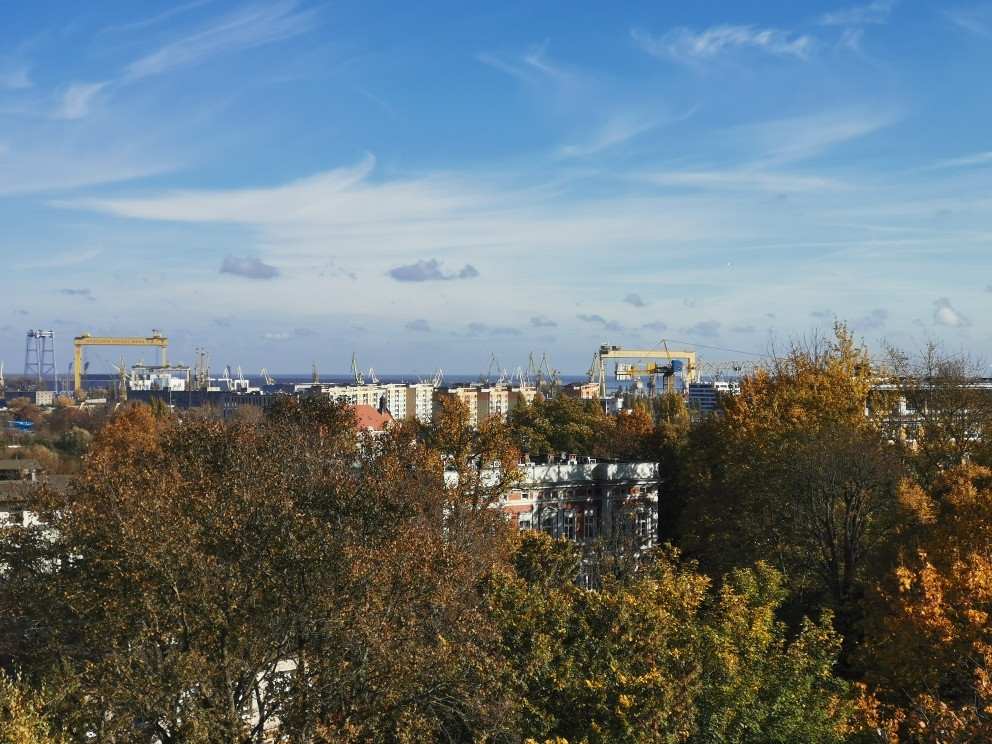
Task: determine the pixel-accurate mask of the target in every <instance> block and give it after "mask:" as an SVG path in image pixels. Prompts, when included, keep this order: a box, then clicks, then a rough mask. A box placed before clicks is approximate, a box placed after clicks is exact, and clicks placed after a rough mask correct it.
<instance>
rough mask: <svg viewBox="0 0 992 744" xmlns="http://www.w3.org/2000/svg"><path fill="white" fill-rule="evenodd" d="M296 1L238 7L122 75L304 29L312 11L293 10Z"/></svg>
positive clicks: (134, 76) (159, 69) (157, 70)
mask: <svg viewBox="0 0 992 744" xmlns="http://www.w3.org/2000/svg"><path fill="white" fill-rule="evenodd" d="M295 5H296V3H292V2H279V3H274V4H272V5H267V6H263V5H258V6H248V7H246V8H241V9H239V10H238V11H237V12H235V13H232V14H230V15H228V16H227V17H226V18H224V19H222V20H221V21H219V22H217V23H215V24H213V25H211V26H208V27H206V28H204V29H202V30H200V31H198V32H196V33H194V34H191V35H189V36H187V37H185V38H182V39H177V40H176V41H173V42H172V43H170V44H167V45H165V46H163V47H161V48H160V49H158V50H156V51H155V52H152V53H151V54H148V55H146V56H144V57H142V58H141V59H139V60H137V61H135V62H133V63H132V64H131V65H130V66H129V67H128V69H127V73H126V76H125V78H126V80H138V79H140V78H144V77H148V76H150V75H158V74H161V73H164V72H167V71H169V70H171V69H175V68H178V67H185V66H188V65H191V64H195V63H197V62H199V61H200V60H202V59H205V58H207V57H210V56H212V55H215V54H223V53H230V52H233V51H236V50H239V49H247V48H250V47H256V46H262V45H264V44H270V43H272V42H276V41H282V40H284V39H288V38H290V37H293V36H297V35H299V34H301V33H304V32H306V31H308V30H310V28H311V27H312V24H313V13H312V12H309V11H307V12H300V13H295V12H293V9H294V8H295Z"/></svg>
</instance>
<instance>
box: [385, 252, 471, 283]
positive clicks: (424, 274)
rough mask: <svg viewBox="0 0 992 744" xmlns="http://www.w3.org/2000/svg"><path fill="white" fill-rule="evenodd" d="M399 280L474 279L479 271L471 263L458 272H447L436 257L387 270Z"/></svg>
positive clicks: (389, 274)
mask: <svg viewBox="0 0 992 744" xmlns="http://www.w3.org/2000/svg"><path fill="white" fill-rule="evenodd" d="M386 275H387V276H390V277H392V278H393V279H395V280H396V281H398V282H437V281H450V280H452V279H472V278H474V277H477V276H478V275H479V272H478V271H477V270H476V268H475V267H474V266H472V265H471V264H465V265H464V266H463V267H462V268H461V269H460V270H458V271H456V272H445V271H443V270H442V268H441V262H440V261H438V260H436V259H433V258H432V259H431V260H429V261H417V262H416V263H412V264H407V265H406V266H397V267H396V268H395V269H390V270H389V271H387V272H386Z"/></svg>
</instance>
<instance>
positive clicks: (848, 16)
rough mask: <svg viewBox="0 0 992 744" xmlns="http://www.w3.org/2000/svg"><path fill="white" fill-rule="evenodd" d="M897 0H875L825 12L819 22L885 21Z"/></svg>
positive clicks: (849, 23) (860, 23) (858, 23)
mask: <svg viewBox="0 0 992 744" xmlns="http://www.w3.org/2000/svg"><path fill="white" fill-rule="evenodd" d="M896 1H897V0H875V2H872V3H869V4H868V5H858V6H855V7H852V8H845V9H844V10H838V11H835V12H833V13H827V14H826V15H824V16H823V17H821V18H820V23H822V24H824V25H827V26H864V25H867V24H877V23H885V22H886V21H888V20H889V15H891V13H892V9H893V8H894V7H895V5H896Z"/></svg>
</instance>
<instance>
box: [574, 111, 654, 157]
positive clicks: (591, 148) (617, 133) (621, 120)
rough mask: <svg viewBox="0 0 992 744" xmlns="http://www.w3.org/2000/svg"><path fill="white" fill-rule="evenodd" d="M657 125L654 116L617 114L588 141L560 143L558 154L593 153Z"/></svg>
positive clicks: (625, 140) (618, 143)
mask: <svg viewBox="0 0 992 744" xmlns="http://www.w3.org/2000/svg"><path fill="white" fill-rule="evenodd" d="M659 125H660V122H659V121H658V120H657V119H654V118H649V117H646V118H638V117H633V116H629V115H618V116H616V117H614V118H612V119H610V121H608V122H607V123H606V124H605V125H604V126H603V127H602V128H601V129H600V130H599V132H597V133H596V135H595V136H594V137H593V138H591V139H590V140H589V141H588V142H586V143H584V144H580V145H562V146H561V147H559V148H558V154H559V155H561V156H562V157H581V156H585V155H594V154H596V153H599V152H602V151H603V150H608V149H610V148H611V147H616V146H618V145H622V144H624V143H625V142H629V141H630V140H632V139H635V138H636V137H638V136H640V135H641V134H644V133H645V132H649V131H651V130H652V129H654V128H655V127H657V126H659Z"/></svg>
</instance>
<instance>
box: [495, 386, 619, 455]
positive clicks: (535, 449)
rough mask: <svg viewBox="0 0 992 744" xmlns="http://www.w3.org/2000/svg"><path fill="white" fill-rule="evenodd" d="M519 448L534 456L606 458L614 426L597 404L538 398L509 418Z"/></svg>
mask: <svg viewBox="0 0 992 744" xmlns="http://www.w3.org/2000/svg"><path fill="white" fill-rule="evenodd" d="M508 422H509V424H510V427H511V430H512V432H513V437H514V439H515V441H516V443H517V446H518V447H519V448H520V450H521V451H523V452H529V453H532V454H561V453H562V452H568V453H570V454H575V455H604V456H605V455H606V453H607V451H608V446H609V445H608V444H607V439H608V437H609V436H610V435H611V434H612V432H613V422H612V420H610V419H609V418H608V417H607V416H606V415H605V414H604V413H603V409H602V407H601V406H600V405H599V401H597V400H576V399H572V398H568V397H566V396H565V395H559V396H558V397H557V398H548V399H544V398H541V397H537V398H535V399H534V402H533V403H531V404H529V405H527V406H517V407H515V408H513V409H512V410H511V411H510V413H509V416H508Z"/></svg>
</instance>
